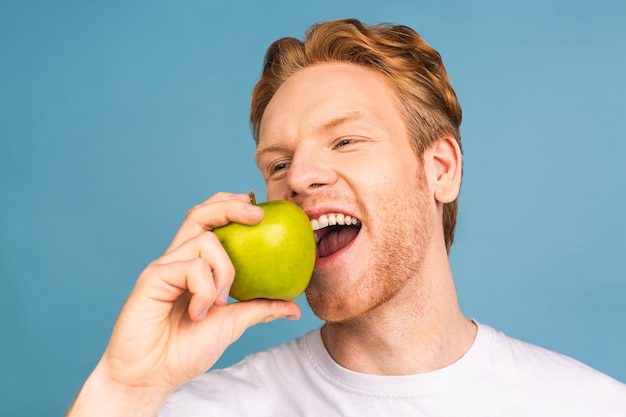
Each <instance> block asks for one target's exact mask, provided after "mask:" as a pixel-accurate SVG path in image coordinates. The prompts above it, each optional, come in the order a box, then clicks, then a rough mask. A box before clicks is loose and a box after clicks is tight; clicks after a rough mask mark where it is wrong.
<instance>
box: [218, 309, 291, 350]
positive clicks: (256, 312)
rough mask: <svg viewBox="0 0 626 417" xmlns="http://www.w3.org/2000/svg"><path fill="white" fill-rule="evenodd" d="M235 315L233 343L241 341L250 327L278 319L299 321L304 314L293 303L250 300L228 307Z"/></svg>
mask: <svg viewBox="0 0 626 417" xmlns="http://www.w3.org/2000/svg"><path fill="white" fill-rule="evenodd" d="M228 307H229V308H231V309H233V310H232V312H233V313H235V314H233V315H232V316H231V317H233V318H234V323H233V332H232V337H233V338H232V340H231V343H232V342H234V341H235V340H237V339H239V337H241V335H242V334H243V332H245V331H246V329H248V328H249V327H252V326H254V325H255V324H259V323H269V322H271V321H274V320H276V319H280V318H284V319H288V320H298V319H299V318H300V317H301V315H302V312H301V311H300V307H299V306H298V305H297V304H296V303H294V302H293V301H284V300H265V299H258V300H250V301H240V302H237V303H232V304H230V305H229V306H228Z"/></svg>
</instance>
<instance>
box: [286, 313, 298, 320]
mask: <svg viewBox="0 0 626 417" xmlns="http://www.w3.org/2000/svg"><path fill="white" fill-rule="evenodd" d="M284 317H285V318H286V319H287V320H298V316H294V315H293V314H288V315H286V316H284Z"/></svg>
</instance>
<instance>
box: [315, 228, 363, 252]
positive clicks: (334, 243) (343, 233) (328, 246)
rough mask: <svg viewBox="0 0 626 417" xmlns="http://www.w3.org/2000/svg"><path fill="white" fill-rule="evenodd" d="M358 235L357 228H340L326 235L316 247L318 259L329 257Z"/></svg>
mask: <svg viewBox="0 0 626 417" xmlns="http://www.w3.org/2000/svg"><path fill="white" fill-rule="evenodd" d="M358 233H359V228H358V227H340V228H337V229H336V230H333V231H332V232H330V233H328V234H326V235H325V236H324V237H323V238H322V240H320V241H319V243H318V245H317V255H318V256H319V257H320V258H323V257H325V256H330V255H332V254H333V253H335V252H337V251H339V250H340V249H342V248H344V247H345V246H346V245H347V244H348V243H350V242H352V241H353V240H354V238H355V237H356V235H357V234H358Z"/></svg>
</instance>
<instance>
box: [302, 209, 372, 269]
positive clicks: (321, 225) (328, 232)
mask: <svg viewBox="0 0 626 417" xmlns="http://www.w3.org/2000/svg"><path fill="white" fill-rule="evenodd" d="M311 226H312V227H313V230H314V232H315V240H316V242H317V256H318V257H319V258H325V257H327V256H331V255H333V254H335V253H337V252H339V251H340V250H341V249H343V248H345V247H346V246H348V245H349V244H350V242H352V241H353V240H354V239H355V238H356V237H357V235H358V234H359V231H360V230H361V221H360V220H359V219H357V218H356V217H353V216H350V215H347V214H344V213H329V214H324V215H321V216H320V217H318V218H316V219H311Z"/></svg>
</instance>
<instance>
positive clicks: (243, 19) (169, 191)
mask: <svg viewBox="0 0 626 417" xmlns="http://www.w3.org/2000/svg"><path fill="white" fill-rule="evenodd" d="M624 4H625V3H623V2H621V1H619V0H594V1H589V0H586V1H578V0H561V1H558V0H557V1H543V0H541V1H539V0H524V1H473V2H467V1H462V0H458V1H440V2H436V1H414V0H406V1H401V0H387V1H384V2H383V1H378V0H376V1H374V0H371V1H343V2H341V1H336V0H332V1H330V0H329V1H325V0H317V1H307V2H294V1H286V0H277V1H273V2H253V1H250V2H249V3H245V2H236V1H232V2H225V1H200V0H189V1H185V2H177V1H173V0H172V1H166V0H163V1H118V0H107V1H92V2H80V1H69V0H62V1H55V2H50V1H34V0H23V1H10V0H2V1H0V10H1V11H0V280H1V281H0V282H1V286H0V297H1V299H2V300H1V302H0V324H1V330H0V331H1V333H0V334H1V336H0V337H1V339H2V341H1V342H0V415H2V416H11V417H19V416H28V417H35V416H52V415H61V414H62V413H63V411H64V409H65V408H66V407H67V406H68V405H69V404H70V402H71V400H72V398H73V396H74V394H75V393H76V391H77V390H78V389H79V387H80V386H81V384H82V382H83V380H84V379H85V378H86V377H87V375H88V374H89V372H90V370H91V368H92V367H93V366H94V365H95V363H96V362H97V360H98V358H99V356H100V354H101V353H102V351H103V349H104V348H105V346H106V343H107V340H108V336H109V332H110V330H111V327H112V325H113V322H114V320H115V318H116V314H117V312H118V310H119V308H120V306H121V305H122V303H123V302H124V299H125V297H126V295H127V294H128V293H129V291H130V289H131V288H132V286H133V283H134V280H135V278H136V277H137V275H138V274H139V273H140V271H141V270H142V269H143V268H144V266H145V265H146V264H147V263H148V262H150V261H151V260H152V259H154V258H156V257H157V256H158V255H159V254H160V253H161V251H163V250H164V249H165V247H166V246H167V244H168V242H169V240H170V239H171V237H172V236H173V234H174V232H175V231H176V230H177V228H178V226H179V224H180V222H181V221H182V219H183V217H184V215H185V213H186V211H187V209H188V208H189V207H191V206H193V205H194V204H196V203H199V202H200V201H202V200H204V199H205V198H207V197H208V196H210V195H211V194H213V193H214V192H216V191H220V190H227V191H237V192H246V191H247V190H248V189H250V188H254V189H255V190H257V193H258V194H260V195H263V194H264V185H263V182H262V180H261V177H260V175H259V174H258V173H257V171H256V168H255V166H254V163H253V161H252V155H253V152H254V146H253V141H252V139H251V135H250V132H249V128H248V123H247V112H248V100H249V96H250V92H251V89H252V87H253V85H254V82H255V80H256V79H257V77H258V75H259V73H260V67H261V61H262V58H263V55H264V53H265V49H266V47H267V46H268V45H269V43H270V42H272V41H273V40H275V39H277V38H278V37H282V36H288V35H289V36H300V35H301V34H302V33H303V31H304V30H305V29H306V28H307V27H308V26H309V25H310V24H312V23H314V22H316V21H319V20H326V19H335V18H343V17H358V18H360V19H362V20H364V21H366V22H369V23H374V22H381V21H392V22H396V23H403V24H407V25H409V26H412V27H414V28H415V29H416V30H418V31H419V32H420V33H421V34H422V35H423V36H424V37H425V38H426V40H427V41H428V42H429V43H431V44H432V45H433V46H434V47H435V48H437V49H438V50H439V51H440V52H441V53H442V55H443V57H444V62H445V63H446V65H447V68H448V70H449V72H450V75H451V77H452V80H453V83H454V85H455V87H456V89H457V92H458V95H459V98H460V100H461V103H462V105H463V108H464V123H463V126H462V135H463V141H464V147H465V177H464V185H463V190H462V194H461V198H460V217H459V225H458V231H457V241H456V243H455V246H454V248H453V251H452V255H451V259H452V263H453V268H454V273H455V276H456V280H457V284H458V290H459V294H460V301H461V305H462V308H463V310H464V311H465V313H466V314H467V315H468V316H471V317H475V318H477V319H478V320H479V321H482V322H484V323H488V324H491V325H494V326H496V327H498V328H500V329H501V330H503V331H505V332H507V333H508V334H510V335H512V336H515V337H519V338H522V339H524V340H527V341H530V342H533V343H537V344H540V345H543V346H545V347H548V348H550V349H554V350H558V351H560V352H563V353H566V354H568V355H571V356H573V357H575V358H577V359H580V360H582V361H584V362H587V363H589V364H590V365H592V366H594V367H596V368H598V369H600V370H602V371H604V372H606V373H608V374H610V375H612V376H614V377H616V378H618V379H621V380H622V381H626V356H625V355H624V345H626V324H625V319H626V300H625V298H626V281H625V276H626V267H625V266H624V262H623V258H624V255H623V252H624V249H625V248H626V240H625V236H626V221H625V220H624V214H623V213H624V211H625V210H626V200H625V197H624V194H625V191H626V190H625V187H624V180H625V179H626V164H625V163H624V160H625V158H626V142H625V137H624V129H623V121H624V113H625V110H626V105H625V101H624V97H625V96H626V81H625V80H624V77H625V75H626V54H625V52H624V51H625V50H626V26H625V25H624V24H623V22H624V19H625V18H626V10H625V7H624ZM299 302H300V304H301V305H302V307H303V309H304V317H303V319H302V320H300V321H299V322H295V323H293V322H287V321H280V322H275V323H272V324H269V325H262V326H258V327H255V328H253V329H251V330H250V331H249V332H248V333H246V335H244V337H242V338H241V340H240V341H238V342H237V343H236V344H235V345H233V346H232V347H231V349H229V350H228V351H227V353H226V354H225V356H224V357H223V358H222V360H221V361H220V363H219V364H218V365H219V366H224V365H228V364H230V363H233V362H235V361H237V360H238V359H240V358H242V357H243V356H244V355H246V354H247V353H249V352H252V351H257V350H259V349H262V348H265V347H268V346H270V345H273V344H276V343H278V342H283V341H286V340H289V339H291V338H292V337H294V336H298V335H301V334H303V333H304V332H306V331H307V330H309V329H311V328H313V327H315V326H317V325H318V324H319V321H318V320H317V319H316V318H315V317H314V316H313V315H312V314H311V313H310V312H309V311H308V310H307V309H306V302H305V301H304V299H300V300H299Z"/></svg>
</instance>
